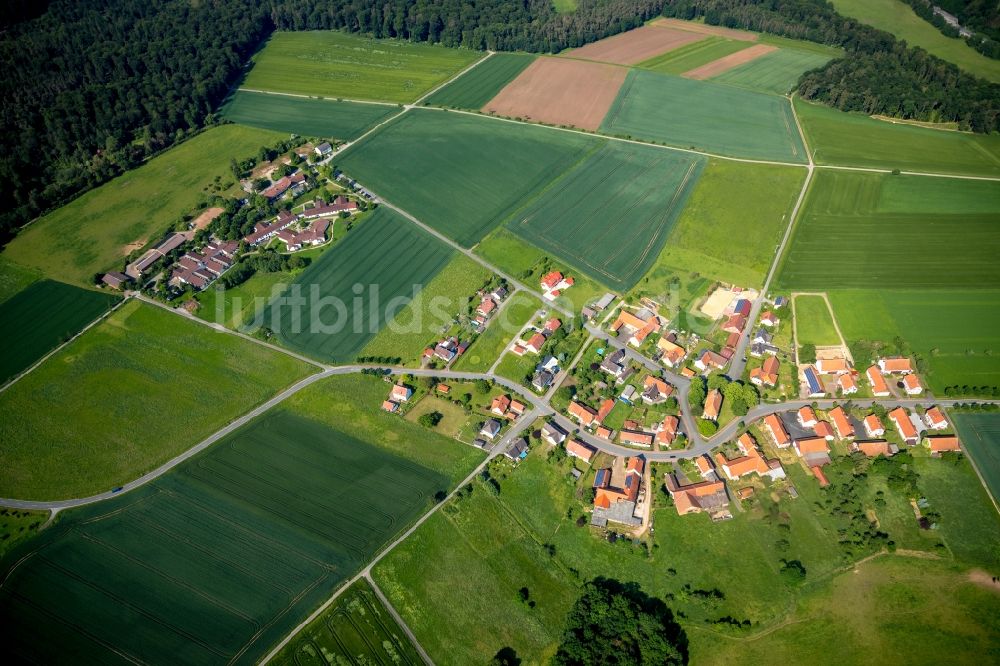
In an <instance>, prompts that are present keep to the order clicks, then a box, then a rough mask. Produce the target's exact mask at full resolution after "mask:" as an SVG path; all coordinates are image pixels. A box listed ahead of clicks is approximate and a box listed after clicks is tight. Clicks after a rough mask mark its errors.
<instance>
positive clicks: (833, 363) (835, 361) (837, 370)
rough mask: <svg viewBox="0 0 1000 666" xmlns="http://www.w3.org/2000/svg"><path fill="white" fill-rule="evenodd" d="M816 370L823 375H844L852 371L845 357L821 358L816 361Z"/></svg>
mask: <svg viewBox="0 0 1000 666" xmlns="http://www.w3.org/2000/svg"><path fill="white" fill-rule="evenodd" d="M816 371H817V372H818V373H819V374H821V375H843V374H846V373H848V372H850V371H851V366H850V365H849V364H848V363H847V359H844V358H821V359H819V360H818V361H816Z"/></svg>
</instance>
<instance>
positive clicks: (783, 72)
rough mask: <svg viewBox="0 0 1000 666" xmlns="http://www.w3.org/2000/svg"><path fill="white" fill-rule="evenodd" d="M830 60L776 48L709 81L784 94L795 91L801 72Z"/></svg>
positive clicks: (820, 65) (807, 53)
mask: <svg viewBox="0 0 1000 666" xmlns="http://www.w3.org/2000/svg"><path fill="white" fill-rule="evenodd" d="M830 59H831V56H830V55H824V54H820V53H813V52H811V51H799V50H795V49H778V50H777V51H772V52H771V53H767V54H764V55H762V56H761V57H759V58H756V59H754V60H751V61H750V62H748V63H744V64H742V65H740V66H738V67H734V68H732V69H730V70H729V71H727V72H723V73H721V74H718V75H716V76H713V77H712V78H711V79H710V80H711V81H715V82H716V83H728V84H730V85H734V86H740V87H741V88H750V89H751V90H759V91H760V92H768V93H774V94H776V95H784V94H786V93H788V92H790V91H792V90H794V89H795V87H796V86H797V85H798V82H799V78H801V77H802V74H803V73H804V72H808V71H809V70H811V69H816V68H818V67H822V66H823V65H825V64H826V63H827V62H829V61H830Z"/></svg>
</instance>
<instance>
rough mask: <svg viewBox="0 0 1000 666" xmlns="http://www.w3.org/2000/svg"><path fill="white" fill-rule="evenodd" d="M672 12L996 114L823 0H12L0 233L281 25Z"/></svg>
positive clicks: (206, 120) (967, 113)
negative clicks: (820, 47)
mask: <svg viewBox="0 0 1000 666" xmlns="http://www.w3.org/2000/svg"><path fill="white" fill-rule="evenodd" d="M660 13H663V14H665V15H668V16H678V17H681V18H695V17H699V16H701V17H704V19H705V20H706V22H708V23H713V24H720V25H726V26H730V27H743V28H749V29H753V30H759V31H764V32H770V33H774V34H778V35H785V36H789V37H797V38H801V39H808V40H812V41H816V42H821V43H824V44H833V45H837V46H841V47H843V48H844V49H846V50H847V51H848V53H849V54H850V56H849V57H848V58H846V59H841V60H836V61H833V62H831V63H829V64H828V65H827V66H825V67H824V68H822V69H819V70H816V71H814V72H810V73H807V74H806V75H805V76H804V77H803V79H802V81H801V82H800V86H799V93H800V94H801V95H802V96H803V97H806V98H808V99H814V100H819V101H822V102H825V103H827V104H830V105H832V106H835V107H837V108H840V109H844V110H854V111H863V112H866V113H881V114H886V115H893V116H900V117H905V118H915V119H922V120H949V121H958V122H959V124H960V125H961V126H962V127H964V128H969V129H973V130H975V131H977V132H990V131H995V130H996V129H997V122H998V120H997V112H998V109H1000V86H997V85H993V84H989V83H987V82H985V81H982V80H979V79H976V78H974V77H972V76H970V75H968V74H965V73H963V72H961V71H960V70H958V69H957V68H956V67H954V66H953V65H950V64H947V63H944V62H943V61H941V60H939V59H937V58H934V57H932V56H930V55H928V54H926V53H925V52H923V51H921V50H918V49H911V48H908V47H906V46H905V45H904V44H902V43H900V42H897V41H896V40H895V39H894V38H893V37H892V36H891V35H889V34H887V33H884V32H880V31H878V30H875V29H874V28H870V27H867V26H864V25H861V24H859V23H857V22H856V21H853V20H851V19H846V18H844V17H841V16H839V15H838V14H836V12H834V11H833V8H832V6H831V5H829V4H828V3H826V2H825V0H580V2H579V7H578V9H577V11H575V12H573V13H571V14H557V13H556V12H555V11H554V9H553V7H552V4H551V2H550V0H379V1H378V2H376V0H261V1H255V0H200V1H193V0H141V1H140V0H53V1H52V2H49V3H48V4H47V7H46V3H45V2H35V3H28V2H23V1H22V0H12V1H11V2H9V3H6V4H5V6H4V8H3V10H2V11H0V28H2V32H0V63H2V66H3V70H4V75H3V77H2V82H0V85H2V93H3V102H2V124H3V125H2V126H3V132H2V135H0V141H2V149H3V150H2V152H0V180H2V182H3V183H4V187H3V188H2V189H0V243H6V242H7V241H8V240H9V239H10V238H11V237H12V236H13V234H14V233H15V231H16V229H17V228H18V227H19V226H21V225H23V224H25V223H26V222H28V221H30V220H31V219H33V218H34V217H36V216H38V215H40V214H42V213H44V212H45V211H47V210H50V209H52V208H54V207H57V206H59V205H62V204H63V203H65V202H67V201H68V200H70V199H71V198H73V197H75V196H77V195H78V194H80V193H81V192H83V191H85V190H87V189H89V188H91V187H94V186H96V185H98V184H100V183H103V182H105V181H107V180H109V179H110V178H113V177H114V176H116V175H118V174H120V173H122V172H123V171H125V170H126V169H129V168H132V167H134V166H136V165H138V164H140V163H141V162H142V161H143V160H145V159H147V158H148V157H149V156H151V155H154V154H156V153H157V152H159V151H161V150H163V149H165V148H168V147H170V146H171V145H174V144H176V143H177V142H179V141H181V140H183V139H184V138H186V137H187V136H189V135H190V134H191V133H192V132H196V131H198V130H199V129H200V128H202V127H204V126H206V125H208V124H211V123H213V122H216V118H215V116H214V110H215V109H216V108H217V107H218V105H219V104H220V103H221V102H222V101H223V99H225V97H226V95H227V93H228V91H229V90H230V88H231V87H232V86H233V85H234V84H236V83H238V81H239V78H240V76H241V74H242V72H243V68H244V64H245V63H246V62H247V59H248V58H249V56H250V55H251V54H252V53H253V51H254V50H255V49H256V48H257V47H258V46H259V45H260V44H261V42H262V41H263V39H264V38H265V37H266V36H267V35H269V34H270V33H271V32H272V31H273V30H275V29H278V30H304V29H343V30H348V31H352V32H357V31H362V32H370V33H371V34H373V35H374V36H376V37H397V38H401V39H410V40H414V41H433V42H440V43H442V44H445V45H447V46H454V47H465V48H471V49H486V48H489V49H495V50H525V51H533V52H552V51H559V50H561V49H564V48H568V47H574V46H579V45H582V44H585V43H588V42H591V41H594V40H597V39H600V38H602V37H606V36H608V35H612V34H617V33H619V32H622V31H624V30H628V29H630V28H633V27H636V26H638V25H640V24H641V23H642V22H643V21H645V20H647V19H649V18H652V17H654V16H656V15H659V14H660Z"/></svg>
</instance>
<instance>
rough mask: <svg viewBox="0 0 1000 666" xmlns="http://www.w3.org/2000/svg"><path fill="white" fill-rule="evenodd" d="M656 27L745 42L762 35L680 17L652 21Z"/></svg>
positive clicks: (754, 40) (652, 24)
mask: <svg viewBox="0 0 1000 666" xmlns="http://www.w3.org/2000/svg"><path fill="white" fill-rule="evenodd" d="M650 25H651V26H654V27H657V28H659V27H664V28H674V29H676V30H686V31H688V32H697V33H699V34H702V35H717V36H719V37H726V38H727V39H741V40H743V41H745V42H756V41H757V40H758V39H759V37H760V35H758V34H756V33H753V32H747V31H745V30H733V29H732V28H723V27H722V26H721V25H706V24H704V23H695V22H693V21H682V20H680V19H672V18H661V19H657V20H656V21H653V22H652V23H650Z"/></svg>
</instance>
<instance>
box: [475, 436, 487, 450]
mask: <svg viewBox="0 0 1000 666" xmlns="http://www.w3.org/2000/svg"><path fill="white" fill-rule="evenodd" d="M472 445H473V446H475V447H477V448H480V449H488V448H490V444H489V442H487V441H486V440H485V439H479V438H477V439H474V440H472Z"/></svg>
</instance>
